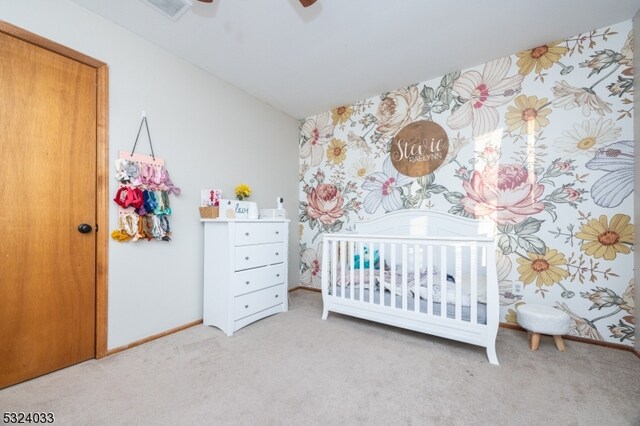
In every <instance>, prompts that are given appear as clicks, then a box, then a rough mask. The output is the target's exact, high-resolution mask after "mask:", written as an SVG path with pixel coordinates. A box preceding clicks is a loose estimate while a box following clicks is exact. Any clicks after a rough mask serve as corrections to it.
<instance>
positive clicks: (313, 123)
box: [300, 112, 334, 167]
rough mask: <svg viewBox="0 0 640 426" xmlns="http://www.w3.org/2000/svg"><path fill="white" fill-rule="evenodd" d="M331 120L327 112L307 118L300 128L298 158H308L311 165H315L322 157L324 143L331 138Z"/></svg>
mask: <svg viewBox="0 0 640 426" xmlns="http://www.w3.org/2000/svg"><path fill="white" fill-rule="evenodd" d="M333 131H334V126H333V121H332V120H331V115H330V114H329V113H328V112H325V113H323V114H318V115H316V116H314V117H311V118H308V119H306V120H305V122H304V123H303V124H302V128H301V129H300V134H301V136H302V138H301V145H300V158H303V159H304V158H310V159H311V165H312V166H314V167H316V166H318V165H320V163H321V162H322V158H323V157H324V145H326V144H328V143H329V142H330V141H331V138H333Z"/></svg>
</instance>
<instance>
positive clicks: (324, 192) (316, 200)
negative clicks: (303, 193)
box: [307, 183, 344, 225]
mask: <svg viewBox="0 0 640 426" xmlns="http://www.w3.org/2000/svg"><path fill="white" fill-rule="evenodd" d="M307 203H308V204H309V206H308V207H307V213H308V214H309V217H310V218H312V219H317V220H319V221H320V222H321V223H322V224H324V225H331V224H332V223H333V222H335V221H336V219H339V218H340V217H342V215H344V209H343V208H342V206H343V204H344V198H343V197H342V193H341V192H340V191H339V190H338V188H337V187H336V186H335V185H331V184H326V183H322V184H320V185H318V186H317V187H315V188H311V191H309V193H308V194H307Z"/></svg>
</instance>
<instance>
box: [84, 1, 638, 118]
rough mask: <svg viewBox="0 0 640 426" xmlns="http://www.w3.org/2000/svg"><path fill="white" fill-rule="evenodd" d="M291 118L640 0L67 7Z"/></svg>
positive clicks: (630, 11) (613, 19)
mask: <svg viewBox="0 0 640 426" xmlns="http://www.w3.org/2000/svg"><path fill="white" fill-rule="evenodd" d="M74 1H75V2H76V3H78V4H80V5H82V6H84V7H86V8H87V9H90V10H92V11H94V12H96V13H97V14H99V15H102V16H103V17H105V18H107V19H108V20H110V21H113V22H115V23H116V24H119V25H121V26H122V27H124V28H127V29H129V30H130V31H132V32H134V33H136V34H138V35H139V36H141V37H142V38H144V39H146V40H149V41H150V42H152V43H154V44H156V45H158V46H160V47H162V48H164V49H166V50H168V51H169V52H172V53H174V54H175V55H177V56H179V57H181V58H183V59H185V60H186V61H188V62H190V63H193V64H194V65H196V66H198V67H200V68H202V69H204V70H206V71H208V72H210V73H211V74H214V75H216V76H218V77H219V78H221V79H223V80H225V81H227V82H229V83H231V84H232V85H234V86H236V87H238V88H240V89H242V90H244V91H246V92H247V93H250V94H251V95H253V96H255V97H257V98H259V99H262V100H263V101H265V102H267V103H269V104H271V105H273V106H274V107H276V108H278V109H280V110H282V111H284V112H286V113H287V114H289V115H291V116H293V117H295V118H305V117H308V116H311V115H314V114H317V113H320V112H324V111H327V110H329V109H332V108H336V107H338V106H341V105H343V104H351V103H354V102H356V101H359V100H363V99H366V98H369V97H372V96H376V95H379V94H381V93H384V92H387V91H390V90H393V89H397V88H401V87H404V86H407V85H409V84H413V83H418V82H421V81H427V80H430V79H432V78H436V77H440V76H442V75H444V74H447V73H449V72H452V71H456V70H461V69H464V68H468V67H471V66H475V65H480V64H483V63H484V62H487V61H489V60H492V59H497V58H499V57H502V56H507V55H510V54H513V53H516V52H518V51H520V50H524V49H527V48H532V47H535V46H537V45H540V44H543V43H547V42H551V41H555V40H558V39H563V38H567V37H570V36H574V35H577V34H580V33H585V32H588V31H589V30H591V29H597V28H601V27H606V26H608V25H611V24H615V23H619V22H622V21H625V20H628V19H631V18H632V17H633V15H634V14H635V12H636V11H637V10H638V9H640V0H561V1H558V0H536V1H514V0H457V1H443V0H440V1H437V2H436V1H430V0H399V1H393V2H390V1H382V0H318V1H317V2H316V3H315V4H314V5H313V6H311V7H309V8H303V7H302V6H301V5H300V3H299V1H298V0H213V2H212V3H201V2H198V1H196V0H191V1H192V2H193V6H192V7H191V8H189V9H188V10H187V11H186V12H185V13H184V14H183V15H182V16H181V17H180V18H179V19H177V20H176V21H173V20H171V19H169V18H167V17H166V16H165V15H163V14H162V13H160V12H158V11H157V10H156V9H154V8H152V7H150V6H149V5H148V4H147V3H145V2H143V1H142V0H109V1H104V0H74Z"/></svg>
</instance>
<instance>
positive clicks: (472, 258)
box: [469, 244, 478, 324]
mask: <svg viewBox="0 0 640 426" xmlns="http://www.w3.org/2000/svg"><path fill="white" fill-rule="evenodd" d="M469 250H470V251H471V252H470V253H469V263H470V267H469V273H470V275H471V276H470V277H469V278H470V283H469V284H471V318H470V320H471V323H472V324H477V323H478V246H476V245H475V244H474V245H473V246H471V247H470V248H469Z"/></svg>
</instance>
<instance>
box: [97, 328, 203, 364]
mask: <svg viewBox="0 0 640 426" xmlns="http://www.w3.org/2000/svg"><path fill="white" fill-rule="evenodd" d="M200 324H202V320H197V321H193V322H190V323H188V324H185V325H181V326H179V327H175V328H172V329H170V330H167V331H163V332H162V333H158V334H154V335H153V336H149V337H145V338H144V339H140V340H136V341H135V342H131V343H129V344H128V345H124V346H119V347H117V348H114V349H109V350H108V351H107V356H110V355H114V354H117V353H119V352H122V351H126V350H127V349H131V348H134V347H136V346H140V345H142V344H143V343H147V342H150V341H152V340H156V339H159V338H161V337H165V336H168V335H170V334H173V333H177V332H178V331H182V330H186V329H187V328H191V327H194V326H196V325H200Z"/></svg>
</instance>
